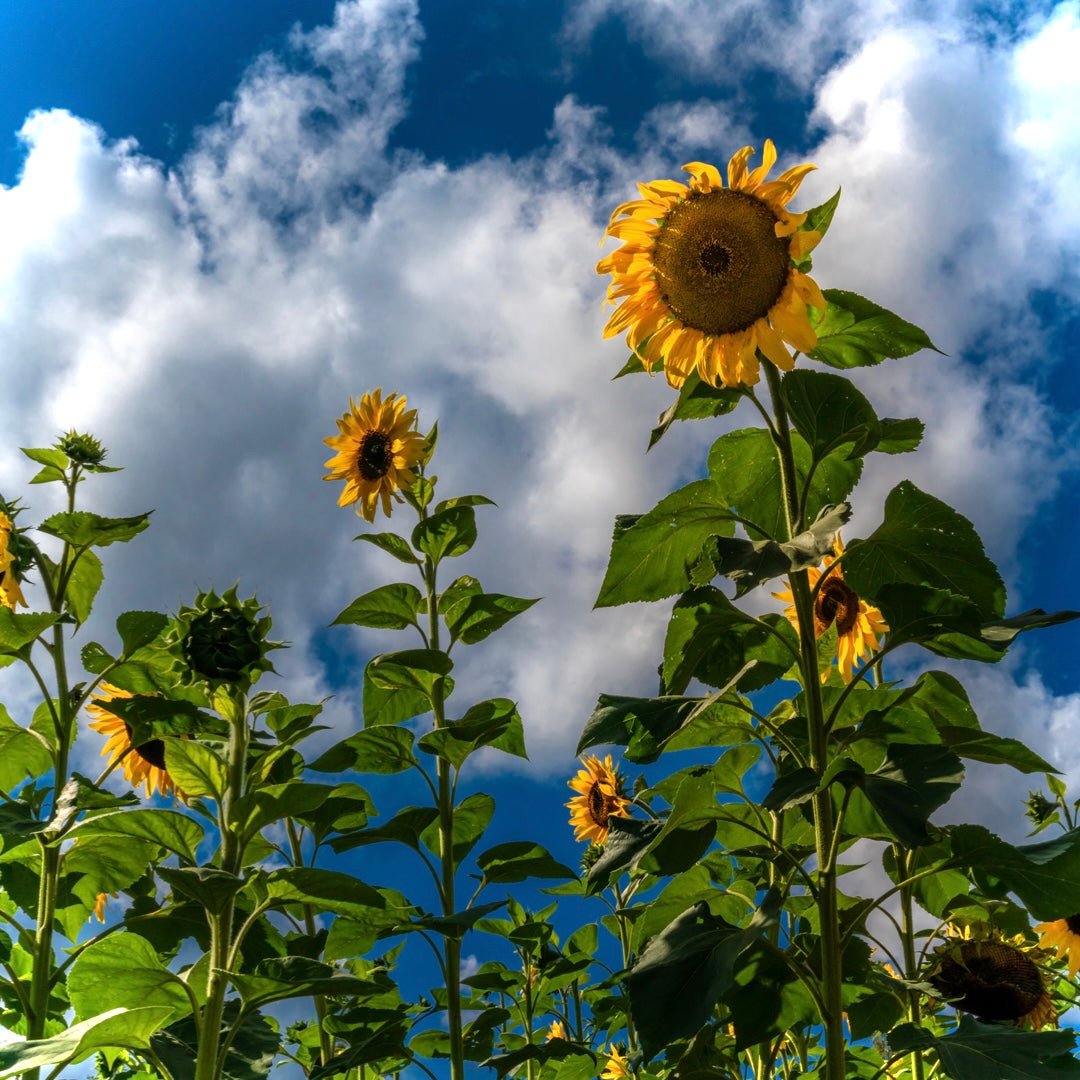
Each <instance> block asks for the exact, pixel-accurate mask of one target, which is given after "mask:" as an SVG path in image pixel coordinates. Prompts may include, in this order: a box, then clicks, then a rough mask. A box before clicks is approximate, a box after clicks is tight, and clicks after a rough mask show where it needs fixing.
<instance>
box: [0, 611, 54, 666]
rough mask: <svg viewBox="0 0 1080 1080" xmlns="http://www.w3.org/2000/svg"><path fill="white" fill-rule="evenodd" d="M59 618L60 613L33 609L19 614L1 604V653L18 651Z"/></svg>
mask: <svg viewBox="0 0 1080 1080" xmlns="http://www.w3.org/2000/svg"><path fill="white" fill-rule="evenodd" d="M59 620H60V615H59V614H57V613H55V612H41V613H38V612H36V611H33V612H27V613H25V614H21V615H17V614H16V613H15V612H14V611H12V610H11V608H9V607H6V606H4V605H2V604H0V653H7V654H9V655H10V654H14V653H17V652H18V651H19V650H20V649H21V648H22V647H23V646H24V645H29V644H30V642H31V641H33V640H34V639H35V638H36V637H37V636H38V635H39V634H42V633H44V632H45V631H46V630H48V628H49V627H50V626H52V624H53V623H55V622H58V621H59Z"/></svg>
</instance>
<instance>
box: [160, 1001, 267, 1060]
mask: <svg viewBox="0 0 1080 1080" xmlns="http://www.w3.org/2000/svg"><path fill="white" fill-rule="evenodd" d="M240 1010H241V1002H240V1000H239V998H233V999H232V1000H230V1001H226V1002H225V1008H224V1015H223V1017H222V1021H221V1039H222V1042H221V1043H220V1045H225V1042H224V1040H225V1039H229V1040H230V1041H229V1044H228V1046H229V1050H228V1053H227V1054H226V1055H225V1061H224V1063H223V1064H222V1065H220V1066H219V1067H218V1069H217V1070H216V1071H215V1078H217V1077H220V1078H221V1080H265V1078H266V1077H267V1076H268V1075H269V1073H270V1070H271V1068H272V1067H273V1064H274V1058H275V1057H276V1056H277V1053H278V1049H279V1046H280V1042H281V1036H280V1034H279V1031H278V1028H277V1024H276V1022H275V1023H274V1024H273V1025H271V1023H270V1021H268V1020H267V1018H266V1017H264V1016H263V1015H262V1014H261V1013H258V1012H253V1013H248V1014H247V1015H246V1016H241V1015H240ZM151 1044H152V1046H153V1048H154V1053H156V1054H157V1056H158V1058H159V1059H160V1060H161V1063H162V1064H163V1065H164V1066H165V1068H166V1069H168V1070H169V1074H170V1075H171V1076H172V1078H173V1080H195V1062H196V1060H197V1058H198V1049H197V1048H198V1044H199V1037H198V1035H197V1034H196V1031H195V1024H194V1022H193V1020H192V1017H190V1016H186V1017H184V1018H183V1019H182V1020H180V1021H178V1022H177V1023H173V1024H170V1025H169V1026H168V1027H167V1028H164V1029H163V1030H161V1031H159V1032H157V1033H156V1034H155V1035H154V1037H153V1039H152V1040H151Z"/></svg>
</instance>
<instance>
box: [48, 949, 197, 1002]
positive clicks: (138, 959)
mask: <svg viewBox="0 0 1080 1080" xmlns="http://www.w3.org/2000/svg"><path fill="white" fill-rule="evenodd" d="M67 989H68V996H69V997H70V999H71V1004H72V1006H74V1008H75V1014H76V1016H78V1017H83V1018H86V1017H90V1016H96V1015H98V1013H100V1012H101V1011H102V1010H105V1011H108V1010H109V1009H138V1008H140V1007H141V1006H148V1005H156V1006H165V1007H167V1008H170V1009H172V1010H173V1016H174V1019H175V1018H176V1017H180V1016H184V1015H186V1014H187V1013H189V1012H190V1011H191V999H190V998H189V997H188V994H187V991H186V990H185V989H184V984H183V982H182V981H181V979H180V978H179V976H177V975H174V974H173V973H172V972H171V971H169V969H168V968H167V967H166V966H165V965H164V964H163V963H162V962H161V959H160V957H159V956H158V954H157V952H156V951H155V949H154V947H153V945H151V944H150V942H149V941H147V940H146V938H143V937H139V935H138V934H132V933H129V932H122V933H119V934H110V935H109V936H108V937H104V938H101V939H100V940H99V941H95V942H94V943H93V944H91V945H88V946H87V947H86V948H85V949H84V950H83V951H82V952H81V953H80V954H79V955H78V957H77V958H76V960H75V962H74V963H73V964H72V965H71V970H70V971H69V973H68V977H67Z"/></svg>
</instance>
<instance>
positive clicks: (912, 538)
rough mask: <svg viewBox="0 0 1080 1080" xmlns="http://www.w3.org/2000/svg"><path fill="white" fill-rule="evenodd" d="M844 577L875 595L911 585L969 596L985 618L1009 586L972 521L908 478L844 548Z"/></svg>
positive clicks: (1001, 605) (998, 609) (996, 613)
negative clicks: (862, 535)
mask: <svg viewBox="0 0 1080 1080" xmlns="http://www.w3.org/2000/svg"><path fill="white" fill-rule="evenodd" d="M843 567H844V580H845V581H846V582H847V583H848V584H849V585H850V586H851V588H853V589H854V590H855V591H856V592H857V593H858V594H859V595H860V596H862V597H865V598H867V599H871V600H872V599H874V598H875V597H876V596H877V594H878V591H879V590H880V589H881V588H882V586H884V585H891V584H895V583H907V584H911V585H928V586H930V587H931V588H933V589H941V590H944V591H946V592H952V593H956V594H958V595H960V596H965V597H967V598H968V599H969V600H971V601H972V603H974V604H975V605H976V607H977V608H978V609H979V613H980V615H981V616H982V617H983V618H984V619H995V618H1000V617H1001V616H1002V615H1003V614H1004V611H1005V586H1004V584H1003V582H1002V580H1001V575H1000V574H999V573H998V572H997V568H996V567H995V566H994V564H993V563H992V562H991V561H990V559H988V558H987V556H986V554H985V552H984V551H983V546H982V541H981V540H980V539H979V537H978V534H977V533H976V532H975V529H974V528H973V527H972V524H971V522H970V521H968V520H967V518H965V517H963V516H962V515H960V514H958V513H957V512H956V511H955V510H953V509H952V507H950V506H947V505H946V504H945V503H943V502H942V501H941V500H940V499H935V498H934V497H933V496H932V495H927V494H926V493H925V492H922V491H920V490H919V489H918V488H917V487H916V486H915V485H914V484H913V483H911V481H910V480H904V481H902V482H901V483H899V484H897V486H896V487H895V488H893V490H892V491H891V492H890V493H889V496H888V498H887V499H886V500H885V520H884V521H883V522H882V523H881V525H879V526H878V527H877V529H875V530H874V532H873V533H872V534H871V535H870V536H869V537H868V538H867V539H865V540H862V541H859V542H853V543H851V544H849V545H848V548H847V550H846V551H845V552H844V560H843Z"/></svg>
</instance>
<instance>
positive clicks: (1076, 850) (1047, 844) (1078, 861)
mask: <svg viewBox="0 0 1080 1080" xmlns="http://www.w3.org/2000/svg"><path fill="white" fill-rule="evenodd" d="M949 836H950V839H951V842H952V850H953V855H954V858H955V861H956V863H957V864H958V865H960V866H961V867H964V868H966V869H967V870H968V872H969V873H972V874H974V875H975V879H976V880H977V881H978V882H979V883H980V887H982V888H983V889H984V890H985V891H988V892H989V894H990V895H1002V894H1003V893H1005V892H1014V893H1016V895H1017V896H1019V897H1020V900H1021V902H1022V903H1023V904H1024V906H1025V907H1026V908H1027V909H1028V911H1029V912H1030V913H1031V917H1032V918H1033V919H1037V920H1039V921H1042V922H1052V921H1053V920H1055V919H1063V918H1065V917H1066V916H1069V915H1072V914H1073V913H1074V912H1076V911H1080V830H1077V829H1073V830H1071V831H1069V832H1067V833H1063V834H1061V835H1060V836H1056V837H1054V838H1053V839H1052V840H1045V841H1043V842H1042V843H1039V844H1024V845H1022V846H1020V847H1013V845H1012V844H1007V843H1006V842H1005V841H1004V840H1002V839H1001V838H1000V837H998V836H995V835H994V834H993V833H992V832H990V830H989V829H986V828H984V827H983V826H982V825H955V826H952V827H951V828H950V829H949Z"/></svg>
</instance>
